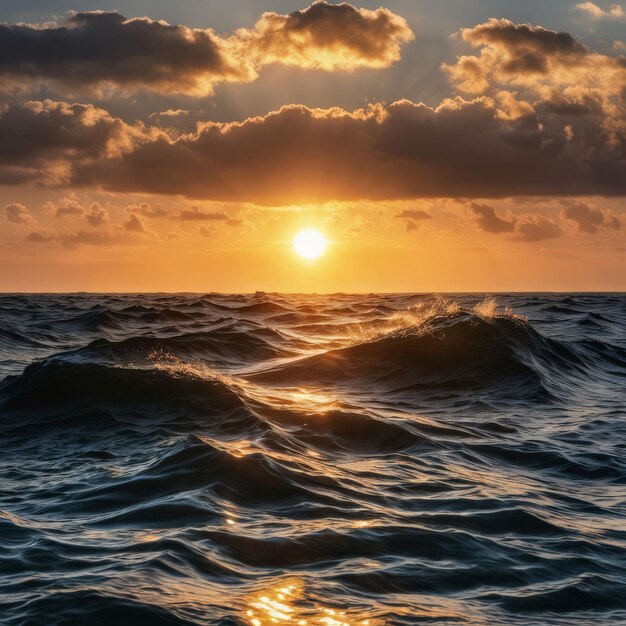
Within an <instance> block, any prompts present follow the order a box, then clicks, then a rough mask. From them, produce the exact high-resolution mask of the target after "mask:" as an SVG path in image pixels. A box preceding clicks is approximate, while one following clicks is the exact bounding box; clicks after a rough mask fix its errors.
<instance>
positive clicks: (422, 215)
mask: <svg viewBox="0 0 626 626" xmlns="http://www.w3.org/2000/svg"><path fill="white" fill-rule="evenodd" d="M394 217H396V218H398V219H404V220H406V222H405V224H404V227H405V229H406V231H407V232H413V231H416V230H418V229H419V227H420V224H419V223H418V221H421V220H430V219H432V217H433V216H432V215H431V214H430V213H427V212H426V211H422V210H421V209H405V210H404V211H400V213H396V214H395V215H394Z"/></svg>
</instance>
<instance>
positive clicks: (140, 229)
mask: <svg viewBox="0 0 626 626" xmlns="http://www.w3.org/2000/svg"><path fill="white" fill-rule="evenodd" d="M124 230H127V231H128V232H131V233H140V234H142V235H143V234H145V233H146V232H147V229H146V225H145V220H144V219H142V218H141V217H139V216H138V215H137V213H131V214H130V215H129V217H128V219H127V220H126V221H125V222H124Z"/></svg>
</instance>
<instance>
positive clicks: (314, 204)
mask: <svg viewBox="0 0 626 626" xmlns="http://www.w3.org/2000/svg"><path fill="white" fill-rule="evenodd" d="M625 196H626V4H624V5H620V4H615V3H608V4H607V3H594V2H576V1H575V0H572V1H569V0H551V1H550V2H545V0H526V1H524V2H519V0H473V1H472V2H468V1H467V0H447V1H446V2H441V1H440V0H437V1H435V0H389V1H387V2H385V3H384V4H382V6H381V4H380V0H379V1H377V2H369V1H368V2H353V3H339V2H324V1H321V2H315V3H313V4H306V3H299V2H295V1H292V0H254V1H252V0H230V1H229V2H223V1H222V2H219V1H217V0H186V1H185V2H180V3H173V2H170V1H166V0H90V1H84V0H72V1H70V0H27V1H24V2H20V3H17V2H14V3H6V2H5V3H1V4H0V291H5V292H59V291H70V292H73V291H91V292H155V291H176V292H205V291H220V292H254V291H259V290H263V291H280V292H326V293H328V292H337V291H343V292H400V291H410V292H431V291H437V292H462V291H485V292H497V291H623V290H626V271H625V270H624V268H626V238H625V234H626V202H625V199H624V197H625ZM303 229H315V230H318V231H320V232H321V233H323V234H324V236H325V237H326V238H327V239H328V246H327V250H326V253H325V254H324V255H323V256H321V257H320V258H318V259H316V260H308V259H304V258H301V257H299V256H298V255H297V254H295V252H294V249H293V245H292V242H293V239H294V237H295V236H296V235H297V233H298V232H300V231H301V230H303Z"/></svg>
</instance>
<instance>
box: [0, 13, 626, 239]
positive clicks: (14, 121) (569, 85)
mask: <svg viewBox="0 0 626 626" xmlns="http://www.w3.org/2000/svg"><path fill="white" fill-rule="evenodd" d="M328 6H329V5H326V4H325V3H321V4H315V5H313V6H312V7H311V8H310V9H308V10H307V11H306V12H305V13H306V19H305V18H304V17H303V16H300V17H298V18H297V19H296V18H294V19H296V22H294V24H296V23H299V21H298V20H304V21H305V22H306V23H308V22H307V21H306V20H309V19H312V16H313V15H316V14H317V13H316V12H318V11H319V12H321V13H320V14H323V15H325V13H324V12H325V11H330V9H329V8H328ZM333 6H337V7H344V5H333ZM345 6H349V5H345ZM320 7H321V8H320ZM314 10H315V11H314ZM341 11H343V12H349V11H354V9H353V8H351V9H346V8H345V7H344V8H342V9H341ZM374 13H376V12H374ZM332 14H333V15H339V14H340V13H336V14H335V13H332ZM367 15H368V16H369V14H367ZM290 17H291V16H290ZM324 19H326V18H324ZM324 19H322V18H320V20H321V21H320V23H324ZM289 23H291V22H289ZM290 28H291V27H290ZM307 32H308V31H307ZM241 36H243V35H241ZM464 37H465V38H466V39H467V40H468V41H470V43H473V44H474V45H479V46H481V47H482V48H483V49H482V50H481V54H480V56H477V57H463V58H465V59H466V60H467V59H469V61H468V62H469V63H470V65H472V64H473V65H474V66H476V68H477V70H476V71H477V72H478V73H477V74H476V75H477V76H480V81H482V82H484V83H485V85H486V87H485V89H486V90H487V92H488V94H489V95H485V96H481V97H479V98H476V99H474V100H465V99H462V98H456V99H447V100H444V101H443V102H442V103H441V104H440V105H439V106H438V107H435V108H431V107H428V106H425V105H423V104H420V103H414V102H410V101H408V100H402V101H399V102H395V103H393V104H390V105H381V104H379V105H370V106H368V107H366V108H364V109H361V110H357V111H353V112H349V111H345V110H342V109H339V108H336V107H335V108H329V109H310V108H307V107H304V106H299V105H287V106H284V107H282V108H281V109H280V110H278V111H274V112H271V113H269V114H267V115H265V116H259V117H254V118H249V119H247V120H244V121H243V122H235V123H214V122H201V123H199V124H198V127H197V129H196V131H195V132H191V133H185V134H177V135H176V136H175V137H173V136H170V135H168V134H167V133H166V132H164V131H163V130H162V129H160V128H158V127H154V126H144V125H141V124H134V125H131V124H127V123H125V122H123V121H122V120H120V119H118V118H115V117H113V116H111V115H109V114H108V113H107V112H106V111H103V110H102V109H98V108H96V107H92V106H85V105H69V104H66V103H57V102H51V101H44V102H29V103H25V104H23V105H12V106H9V107H7V108H5V110H4V111H3V112H1V113H0V181H2V182H5V183H9V182H13V183H14V184H19V183H23V182H25V181H34V182H37V183H40V184H48V185H51V184H57V185H58V184H66V185H74V186H77V187H95V188H101V189H105V190H107V191H120V192H140V193H158V194H169V195H185V196H188V197H193V198H201V199H211V200H226V201H227V200H231V201H252V202H259V203H268V204H285V203H298V202H313V201H325V200H356V199H366V198H367V199H374V200H378V199H381V200H382V199H411V198H418V197H457V198H458V197H465V198H497V197H503V196H528V195H532V196H546V195H561V196H582V195H604V196H611V195H624V194H626V125H625V124H624V107H625V103H624V101H623V93H622V92H624V89H626V87H625V86H624V85H625V84H626V83H625V82H624V81H625V80H626V61H625V60H624V59H623V58H622V60H621V61H620V57H608V56H605V55H600V54H597V53H592V52H591V51H589V50H588V49H587V48H585V47H584V46H582V45H581V44H579V43H578V42H577V41H576V40H574V39H573V38H571V36H569V35H567V36H566V34H563V33H556V32H554V31H548V30H546V29H543V28H541V27H531V26H528V25H516V24H513V23H512V22H509V21H507V20H490V21H489V22H487V23H486V24H482V25H479V26H477V27H475V28H474V29H468V30H467V31H464ZM359 45H360V44H359ZM526 49H528V50H531V51H533V53H536V54H541V55H544V56H545V59H544V61H545V64H547V65H546V68H547V70H546V71H545V72H543V70H541V71H539V70H535V69H533V70H531V69H528V68H527V69H523V68H520V69H518V70H516V71H515V72H513V71H509V70H508V69H507V62H508V61H507V59H509V60H515V59H517V56H516V55H517V54H518V52H519V53H520V54H521V52H520V51H522V50H526ZM463 58H462V59H460V60H459V62H458V64H457V65H455V66H452V68H450V67H449V68H448V71H449V72H450V73H451V75H453V77H454V78H455V80H457V82H458V84H459V85H460V86H465V87H467V84H466V83H467V80H469V79H468V78H467V76H466V74H465V69H464V68H465V65H464V63H465V61H463ZM518 60H519V59H518ZM474 87H475V85H474ZM518 91H520V93H518ZM522 92H523V93H522ZM140 212H141V211H140ZM142 215H144V216H146V215H145V214H143V213H142ZM149 217H153V216H149ZM479 217H480V216H479ZM177 219H180V220H181V221H186V220H220V219H221V220H226V219H227V217H226V215H225V214H222V213H211V212H209V213H206V214H205V212H202V211H193V210H187V209H186V210H183V211H181V212H180V214H179V215H178V218H177ZM409 219H410V218H409ZM483 219H485V220H487V219H488V218H487V217H485V216H483ZM492 221H493V220H492ZM485 223H488V221H487V222H485ZM502 226H503V225H502V224H498V223H497V222H496V223H495V226H494V227H495V228H501V227H502ZM504 227H506V225H505V226H504Z"/></svg>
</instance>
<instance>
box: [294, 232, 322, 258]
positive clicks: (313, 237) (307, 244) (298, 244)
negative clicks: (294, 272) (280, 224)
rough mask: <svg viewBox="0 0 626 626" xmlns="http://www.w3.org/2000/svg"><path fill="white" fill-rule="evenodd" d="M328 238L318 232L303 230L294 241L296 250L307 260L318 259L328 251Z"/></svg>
mask: <svg viewBox="0 0 626 626" xmlns="http://www.w3.org/2000/svg"><path fill="white" fill-rule="evenodd" d="M326 243H327V242H326V237H324V235H322V233H320V232H319V231H318V230H312V229H307V230H301V231H300V232H299V233H298V234H297V235H296V236H295V238H294V240H293V247H294V250H295V251H296V252H297V253H298V254H299V255H300V256H303V257H304V258H305V259H317V258H319V257H320V256H322V254H324V251H325V250H326Z"/></svg>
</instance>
